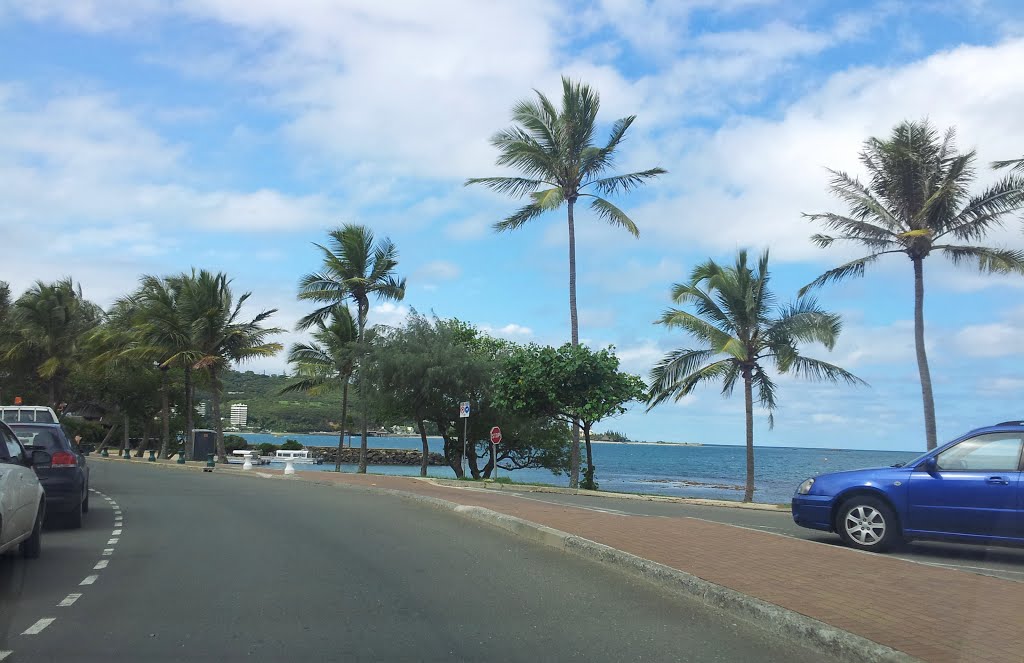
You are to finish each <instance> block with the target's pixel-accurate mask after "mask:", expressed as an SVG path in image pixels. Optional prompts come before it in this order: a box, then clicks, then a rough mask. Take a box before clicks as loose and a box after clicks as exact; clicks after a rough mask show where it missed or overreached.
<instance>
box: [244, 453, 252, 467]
mask: <svg viewBox="0 0 1024 663" xmlns="http://www.w3.org/2000/svg"><path fill="white" fill-rule="evenodd" d="M242 469H243V470H251V469H252V458H249V457H248V456H246V457H245V462H244V463H242Z"/></svg>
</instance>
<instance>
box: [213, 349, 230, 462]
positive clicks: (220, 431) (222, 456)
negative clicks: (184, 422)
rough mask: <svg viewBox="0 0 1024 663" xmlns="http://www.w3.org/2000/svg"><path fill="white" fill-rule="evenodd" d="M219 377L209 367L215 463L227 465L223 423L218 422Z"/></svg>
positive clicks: (215, 369)
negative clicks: (214, 435)
mask: <svg viewBox="0 0 1024 663" xmlns="http://www.w3.org/2000/svg"><path fill="white" fill-rule="evenodd" d="M220 391H221V386H220V377H219V376H218V375H217V368H216V367H215V366H210V392H211V394H210V396H211V398H210V409H211V410H212V411H213V430H214V431H216V434H217V462H220V463H225V464H226V463H227V462H228V454H227V451H225V449H224V422H223V421H221V420H220Z"/></svg>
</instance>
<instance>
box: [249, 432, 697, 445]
mask: <svg viewBox="0 0 1024 663" xmlns="http://www.w3.org/2000/svg"><path fill="white" fill-rule="evenodd" d="M236 434H237V435H273V436H274V437H288V436H289V435H317V436H320V437H338V436H339V435H341V432H340V431H313V432H312V433H254V432H246V433H236ZM348 437H351V438H357V437H359V433H350V434H349V435H348ZM377 437H410V438H419V434H417V433H398V434H395V435H371V436H370V438H371V439H373V438H377ZM427 437H428V438H433V439H440V438H441V436H440V435H428V436H427ZM590 443H591V444H617V445H622V446H644V447H703V446H704V444H703V443H702V442H662V441H659V442H633V441H630V442H615V441H613V440H591V441H590Z"/></svg>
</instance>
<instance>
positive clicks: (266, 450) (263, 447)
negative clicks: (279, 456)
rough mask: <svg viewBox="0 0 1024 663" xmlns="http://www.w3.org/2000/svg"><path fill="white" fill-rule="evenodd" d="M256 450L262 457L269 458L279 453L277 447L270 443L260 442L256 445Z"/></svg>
mask: <svg viewBox="0 0 1024 663" xmlns="http://www.w3.org/2000/svg"><path fill="white" fill-rule="evenodd" d="M256 448H257V449H259V451H260V455H261V456H269V455H270V454H272V453H274V452H275V451H277V445H276V444H271V443H270V442H260V443H259V444H257V445H256Z"/></svg>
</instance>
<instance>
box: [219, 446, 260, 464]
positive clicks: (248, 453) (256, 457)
mask: <svg viewBox="0 0 1024 663" xmlns="http://www.w3.org/2000/svg"><path fill="white" fill-rule="evenodd" d="M246 458H248V459H249V462H250V463H252V464H253V465H269V464H270V461H269V460H264V459H263V458H261V457H260V452H259V451H258V450H256V449H235V450H234V451H232V452H231V455H230V456H228V463H229V464H231V465H244V464H245V459H246Z"/></svg>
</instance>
